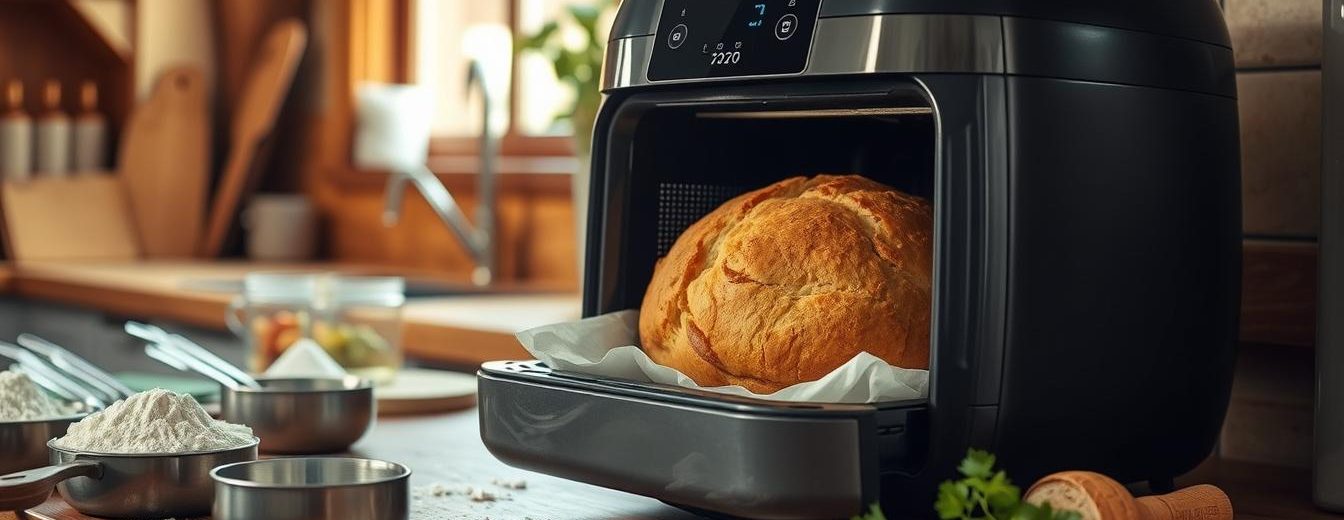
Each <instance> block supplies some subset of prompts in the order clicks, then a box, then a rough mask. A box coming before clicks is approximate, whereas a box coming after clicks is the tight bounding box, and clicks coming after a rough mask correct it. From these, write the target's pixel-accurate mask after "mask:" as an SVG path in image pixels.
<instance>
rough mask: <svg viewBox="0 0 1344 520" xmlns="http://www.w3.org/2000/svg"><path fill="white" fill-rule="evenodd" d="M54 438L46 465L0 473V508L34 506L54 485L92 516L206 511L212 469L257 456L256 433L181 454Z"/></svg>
mask: <svg viewBox="0 0 1344 520" xmlns="http://www.w3.org/2000/svg"><path fill="white" fill-rule="evenodd" d="M52 442H54V441H48V442H47V447H48V448H49V450H50V452H49V453H50V458H49V460H50V462H51V465H50V466H45V467H40V468H35V469H28V470H23V471H19V472H15V473H10V474H8V475H5V476H4V478H0V511H21V510H24V509H28V508H30V507H36V506H37V505H38V504H41V503H42V502H44V501H45V500H46V499H47V497H48V496H50V495H51V490H52V488H53V487H54V488H56V489H58V490H60V492H61V497H62V498H64V499H65V501H66V502H67V503H69V504H70V506H71V507H73V508H75V510H76V511H79V512H81V513H84V514H86V515H90V516H98V517H103V518H167V517H194V516H201V515H205V514H209V513H210V508H211V505H212V504H213V502H214V499H215V487H214V485H213V483H212V482H211V480H210V470H212V469H214V468H216V467H218V466H222V465H225V464H233V463H235V462H245V461H250V460H256V458H257V439H255V438H254V439H252V442H250V443H248V444H247V445H245V446H239V447H236V448H229V449H224V450H216V451H199V452H185V453H88V452H80V451H71V450H66V449H63V448H57V447H56V446H53V445H52ZM259 518H261V517H259Z"/></svg>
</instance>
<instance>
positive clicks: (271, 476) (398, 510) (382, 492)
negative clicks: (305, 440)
mask: <svg viewBox="0 0 1344 520" xmlns="http://www.w3.org/2000/svg"><path fill="white" fill-rule="evenodd" d="M210 476H212V477H214V479H215V492H216V493H217V494H218V495H219V496H218V499H217V500H215V514H214V518H215V520H254V519H257V518H266V519H269V520H345V519H347V518H361V519H367V520H403V519H405V518H408V517H409V515H410V507H409V506H410V492H409V489H408V487H407V483H408V482H409V480H410V477H411V470H410V469H409V468H407V467H406V466H403V465H401V464H396V463H393V462H386V461H381V460H370V459H356V458H347V457H299V458H288V459H267V460H259V461H256V462H243V463H239V464H230V465H228V466H220V467H218V468H215V470H214V471H212V472H210Z"/></svg>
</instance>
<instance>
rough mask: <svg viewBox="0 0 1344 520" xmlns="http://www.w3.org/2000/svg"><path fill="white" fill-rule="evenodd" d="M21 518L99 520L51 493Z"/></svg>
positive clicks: (1, 517) (192, 519)
mask: <svg viewBox="0 0 1344 520" xmlns="http://www.w3.org/2000/svg"><path fill="white" fill-rule="evenodd" d="M3 518H4V517H3V516H0V519H3ZM21 518H24V519H29V518H33V519H37V520H99V518H98V517H96V516H89V515H86V514H84V513H80V512H79V511H75V508H73V507H70V504H67V503H66V502H65V500H64V499H62V498H61V497H60V495H58V494H56V493H52V494H51V497H50V498H48V499H47V501H46V502H44V503H42V505H40V506H37V507H34V508H32V509H29V510H27V511H24V515H23V516H22V517H21ZM209 519H210V517H208V516H205V517H201V518H200V519H199V520H209ZM178 520H198V519H195V518H180V519H178Z"/></svg>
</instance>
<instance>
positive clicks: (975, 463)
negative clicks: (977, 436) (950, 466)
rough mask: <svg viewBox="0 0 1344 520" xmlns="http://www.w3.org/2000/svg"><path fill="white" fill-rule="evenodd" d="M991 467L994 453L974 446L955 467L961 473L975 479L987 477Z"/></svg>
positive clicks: (992, 466)
mask: <svg viewBox="0 0 1344 520" xmlns="http://www.w3.org/2000/svg"><path fill="white" fill-rule="evenodd" d="M993 469H994V455H992V454H990V453H989V452H987V451H984V450H977V449H975V448H971V449H970V450H969V451H967V452H966V458H965V459H963V460H962V461H961V465H960V466H958V467H957V471H959V472H961V474H962V475H966V476H967V477H970V478H977V479H983V478H988V477H989V475H990V472H991V471H992V470H993Z"/></svg>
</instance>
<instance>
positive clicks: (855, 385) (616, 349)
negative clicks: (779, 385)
mask: <svg viewBox="0 0 1344 520" xmlns="http://www.w3.org/2000/svg"><path fill="white" fill-rule="evenodd" d="M517 337H518V341H520V342H522V344H523V347H524V348H526V349H527V351H528V352H531V353H532V355H533V356H536V358H537V359H539V360H541V361H543V362H545V363H546V365H547V366H549V367H551V368H553V369H555V370H564V371H569V372H579V373H583V374H591V375H597V376H605V377H616V378H622V379H630V380H635V381H644V382H651V383H660V384H666V385H677V386H681V387H685V388H695V389H702V390H709V391H712V392H721V393H725V394H733V395H739V396H745V397H756V398H760V399H770V400H774V401H802V402H813V403H873V402H879V401H898V400H903V399H918V398H922V397H925V396H926V395H928V387H929V371H928V370H916V369H908V368H900V367H897V366H892V365H891V364H888V363H887V362H886V361H883V360H882V359H881V358H879V357H877V356H874V355H872V354H869V353H867V352H861V353H859V355H857V356H854V358H853V359H851V360H849V362H847V363H845V364H844V365H841V366H840V367H839V368H836V369H835V370H834V371H832V372H831V373H829V374H827V375H826V376H825V377H823V378H821V379H818V380H816V381H810V382H806V383H799V384H796V385H793V386H790V387H788V388H785V389H783V390H780V391H778V392H775V393H773V394H756V393H752V392H750V391H748V390H747V389H745V388H742V387H740V386H718V387H701V386H700V385H697V384H695V381H693V380H691V378H689V377H686V376H685V375H684V374H682V373H681V372H678V371H676V370H674V369H671V368H668V367H665V366H662V365H659V364H657V363H654V362H653V360H652V359H649V356H647V355H645V354H644V351H643V350H640V348H639V347H638V346H636V345H638V344H639V311H635V310H625V311H619V312H613V313H611V314H603V315H601V316H595V317H592V318H588V319H585V320H580V321H573V322H566V323H557V324H554V325H546V326H543V327H537V328H535V329H529V330H525V331H522V332H519V333H518V334H517Z"/></svg>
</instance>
